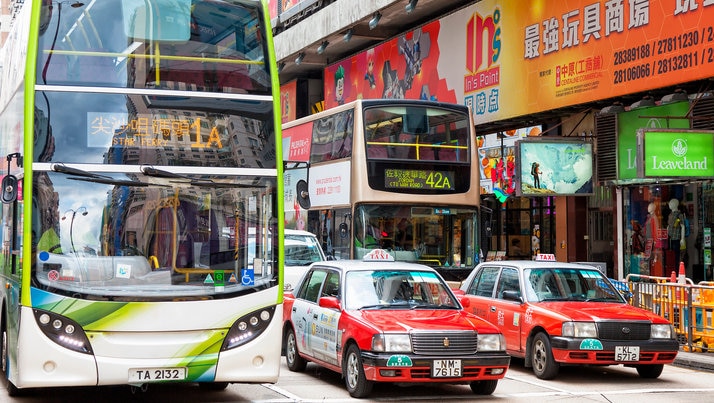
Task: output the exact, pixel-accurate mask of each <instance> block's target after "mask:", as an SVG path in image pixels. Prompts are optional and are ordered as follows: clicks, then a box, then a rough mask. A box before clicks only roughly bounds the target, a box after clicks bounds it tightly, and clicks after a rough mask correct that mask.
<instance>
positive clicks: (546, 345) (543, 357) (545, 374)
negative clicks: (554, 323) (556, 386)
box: [531, 332, 560, 379]
mask: <svg viewBox="0 0 714 403" xmlns="http://www.w3.org/2000/svg"><path fill="white" fill-rule="evenodd" d="M531 350H532V352H531V365H532V366H533V373H534V374H535V376H536V377H538V379H553V378H555V376H556V375H558V371H559V370H560V364H559V363H557V362H555V359H553V350H552V348H551V347H550V338H549V337H548V335H547V334H545V333H543V332H541V333H538V334H536V335H535V337H534V338H533V347H532V349H531Z"/></svg>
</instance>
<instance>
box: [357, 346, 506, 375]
mask: <svg viewBox="0 0 714 403" xmlns="http://www.w3.org/2000/svg"><path fill="white" fill-rule="evenodd" d="M394 357H402V358H404V359H403V360H402V364H401V365H394ZM453 360H458V361H459V369H460V370H459V375H458V376H434V372H433V368H434V365H435V363H436V362H437V361H442V362H453ZM510 361H511V358H510V356H509V355H508V354H506V353H505V352H498V353H486V354H478V355H471V356H429V357H424V356H417V355H413V354H404V355H400V354H383V353H372V352H366V351H363V352H362V362H363V365H364V371H365V377H366V378H367V379H368V380H371V381H377V382H406V383H413V382H445V383H461V382H471V381H481V380H489V379H502V378H503V377H504V376H505V375H506V371H507V370H508V365H509V364H510ZM404 362H406V364H405V363H404Z"/></svg>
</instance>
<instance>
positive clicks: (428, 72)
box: [324, 0, 714, 124]
mask: <svg viewBox="0 0 714 403" xmlns="http://www.w3.org/2000/svg"><path fill="white" fill-rule="evenodd" d="M712 76H714V0H688V1H684V0H629V1H624V0H599V1H598V0H567V1H552V0H551V1H548V0H530V1H525V0H524V1H518V2H516V1H506V0H482V1H480V2H478V3H476V4H474V5H472V6H469V7H467V8H464V9H462V10H459V11H458V12H456V13H453V14H450V15H448V16H446V17H444V18H441V19H439V20H437V21H434V22H432V23H429V24H427V25H424V26H422V27H420V28H417V29H416V30H414V31H411V32H406V33H404V34H403V35H401V36H399V37H397V38H394V39H392V40H389V41H387V42H384V43H382V44H380V45H378V46H376V47H374V48H371V49H369V50H367V51H365V52H362V53H360V54H358V55H356V56H354V57H352V58H349V59H345V60H342V61H339V62H337V63H334V64H332V65H329V66H328V67H327V68H326V69H325V75H324V77H325V103H326V107H328V108H330V107H333V106H335V105H338V104H341V103H344V102H348V101H351V100H354V99H358V98H409V99H433V100H439V101H443V102H457V103H463V104H467V105H470V106H471V107H472V109H473V113H474V118H475V122H476V124H479V123H486V122H493V121H498V120H502V119H507V118H511V117H516V116H522V115H528V114H532V113H536V112H542V111H546V110H551V109H556V108H561V107H565V106H572V105H577V104H582V103H586V102H590V101H595V100H603V99H608V98H613V97H617V96H619V95H624V94H630V93H635V92H641V91H646V90H650V89H653V88H659V87H665V86H672V85H676V84H679V83H683V82H686V81H691V80H697V79H703V78H708V77H712Z"/></svg>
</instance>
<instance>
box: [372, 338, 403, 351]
mask: <svg viewBox="0 0 714 403" xmlns="http://www.w3.org/2000/svg"><path fill="white" fill-rule="evenodd" d="M372 351H379V352H411V351H412V341H411V339H410V338H409V335H408V334H376V335H374V336H373V337H372Z"/></svg>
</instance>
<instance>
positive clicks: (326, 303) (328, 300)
mask: <svg viewBox="0 0 714 403" xmlns="http://www.w3.org/2000/svg"><path fill="white" fill-rule="evenodd" d="M317 304H318V305H320V308H327V309H334V310H336V311H339V310H340V300H339V299H337V297H321V298H320V300H319V301H317Z"/></svg>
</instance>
